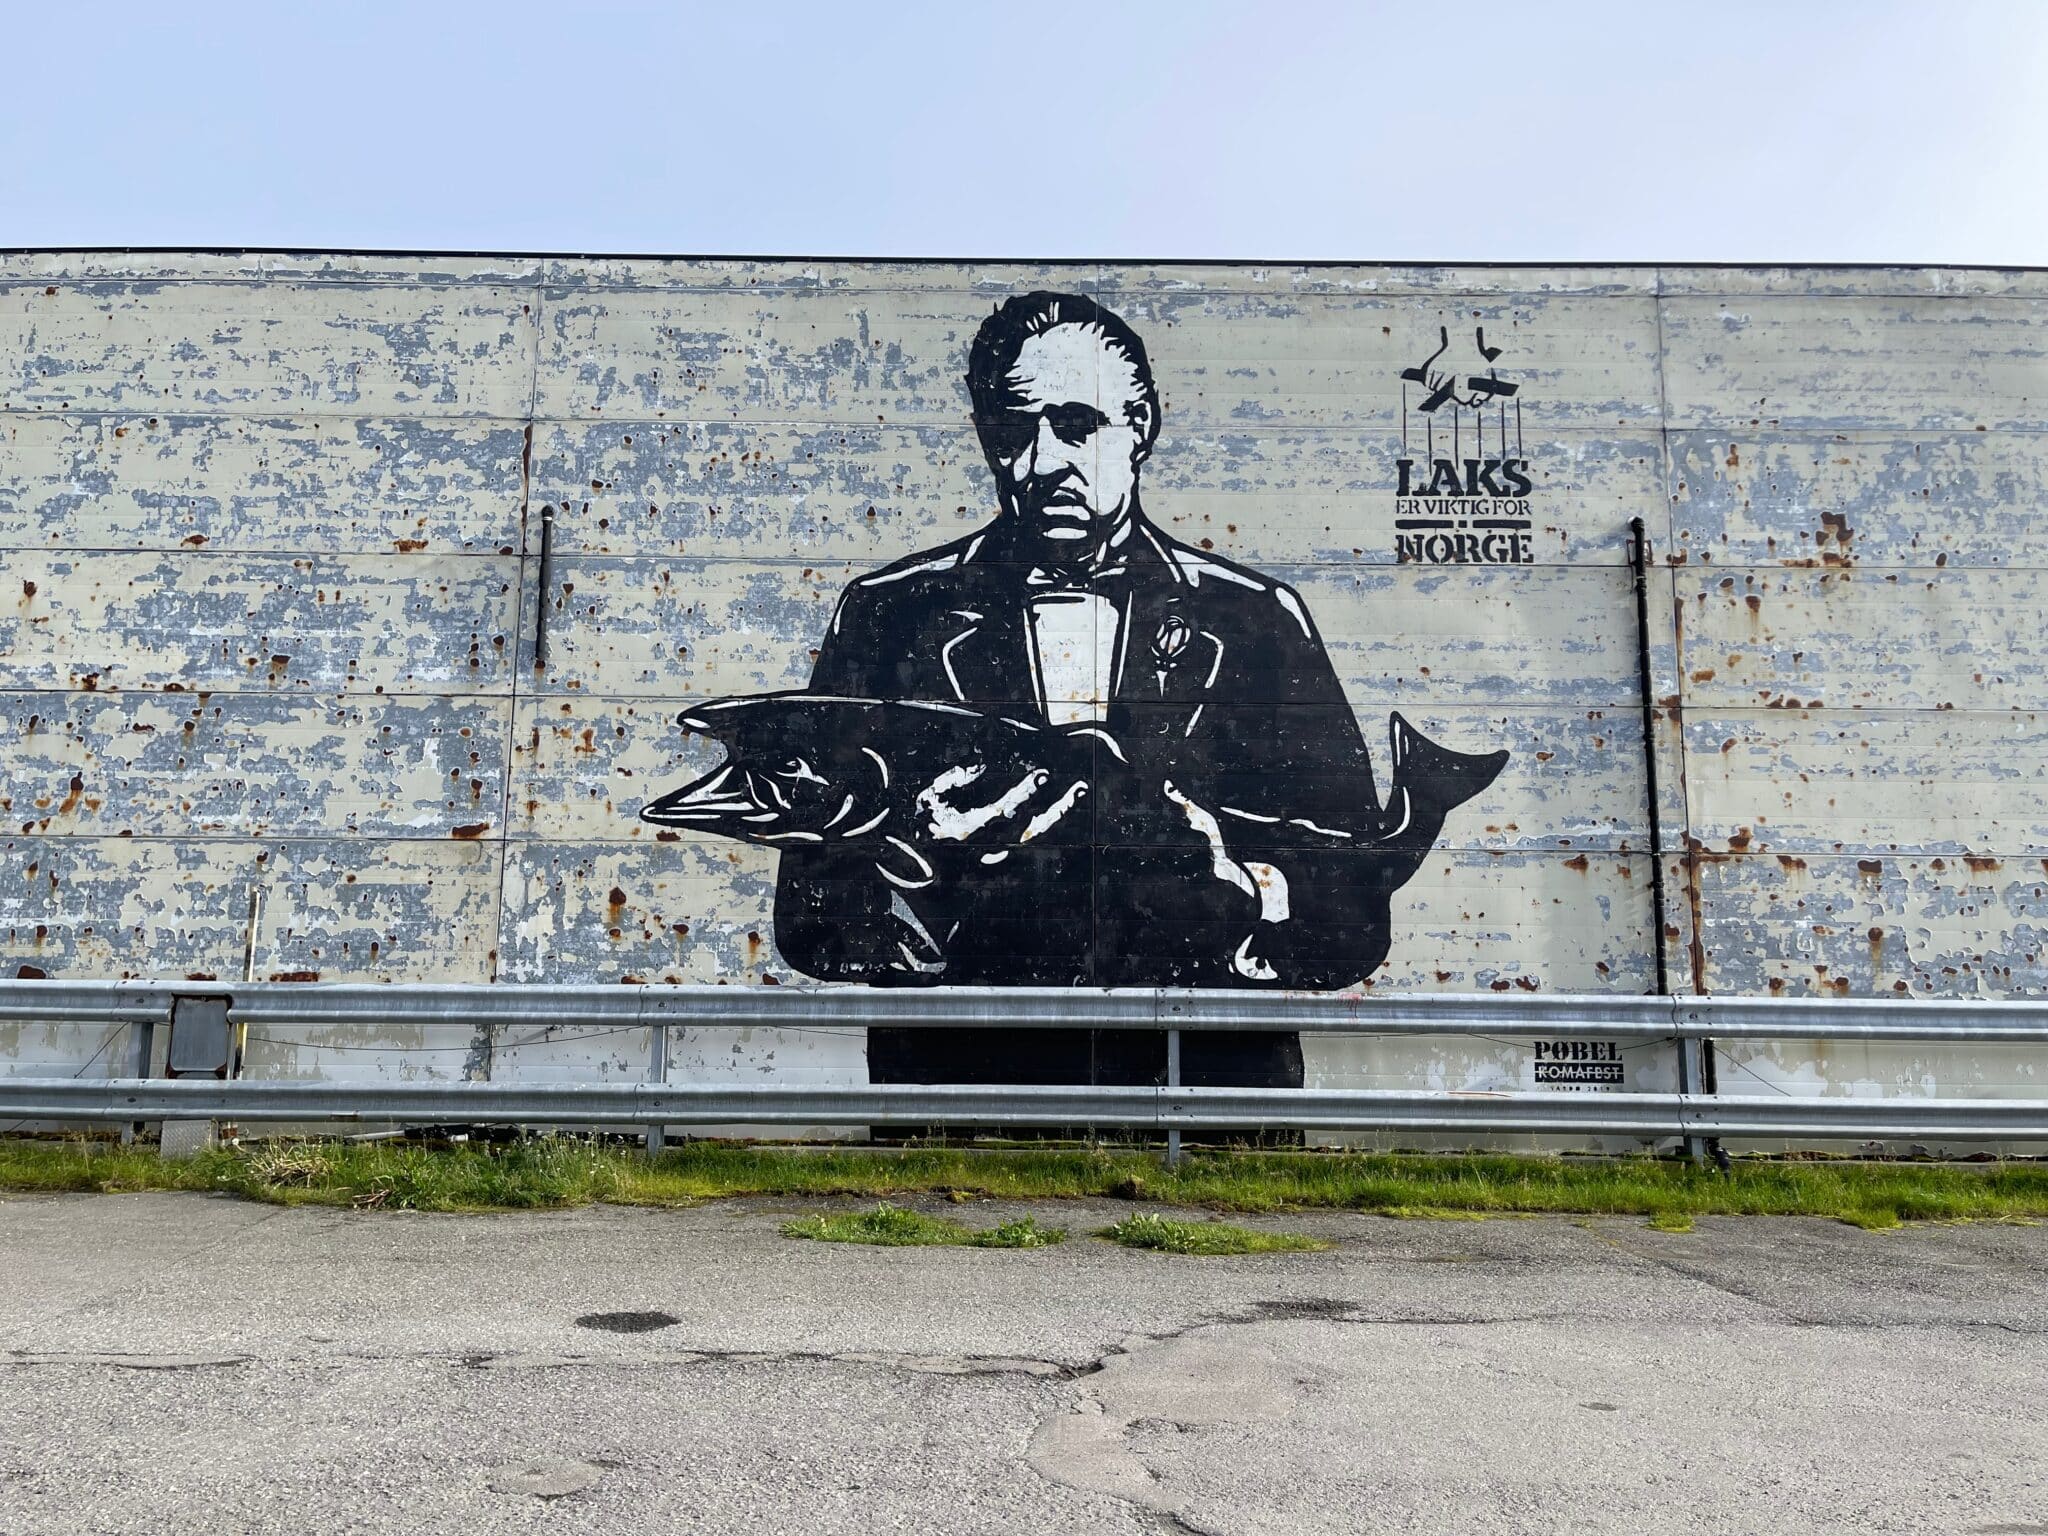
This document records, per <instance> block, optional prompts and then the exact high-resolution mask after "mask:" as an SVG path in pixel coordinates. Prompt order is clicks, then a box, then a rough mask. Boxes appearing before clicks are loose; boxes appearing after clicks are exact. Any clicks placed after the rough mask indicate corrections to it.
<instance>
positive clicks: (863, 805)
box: [640, 693, 1508, 856]
mask: <svg viewBox="0 0 2048 1536" xmlns="http://www.w3.org/2000/svg"><path fill="white" fill-rule="evenodd" d="M680 721H681V724H682V725H683V726H684V727H685V728H686V729H689V730H692V731H697V732H700V733H702V734H704V735H708V736H711V737H713V738H715V739H716V740H717V741H719V742H720V743H721V744H722V745H723V746H724V747H725V749H726V754H727V755H726V761H725V762H724V763H722V764H720V765H719V766H718V767H717V768H715V769H713V770H712V771H711V772H710V773H708V774H705V775H704V776H703V777H702V778H699V779H696V780H693V781H692V782H690V783H688V784H685V785H684V786H683V787H682V788H680V789H676V790H672V791H670V792H669V793H667V794H665V795H662V796H660V797H659V798H658V799H656V800H654V801H653V802H651V803H650V804H649V805H648V806H647V807H646V808H645V809H643V810H642V811H641V812H640V815H641V819H642V820H645V821H649V822H653V823H654V824H656V825H657V826H662V827H671V828H677V829H683V830H689V831H697V832H712V833H716V834H718V835H720V836H724V837H734V838H740V839H743V840H745V841H747V842H752V843H761V844H765V845H766V846H769V847H790V846H792V845H797V844H818V843H854V842H860V841H863V840H867V841H872V842H875V843H877V844H881V843H893V844H894V845H895V846H896V847H897V848H899V849H903V848H904V840H905V839H909V840H911V841H912V842H914V843H924V842H929V841H930V840H931V839H932V838H934V837H937V838H940V839H946V838H957V839H960V840H965V838H966V837H968V836H971V834H972V833H973V832H974V831H975V830H976V826H975V825H971V824H970V825H960V824H958V819H957V817H956V816H955V813H953V812H951V811H950V810H949V809H948V808H947V801H946V797H945V795H944V792H945V791H947V790H951V789H962V788H967V787H968V786H973V788H972V789H971V790H970V791H969V793H970V795H972V796H973V797H974V798H975V799H977V800H978V801H980V802H981V803H982V804H983V805H984V806H985V807H992V808H993V813H994V814H1022V813H1023V812H1024V811H1025V809H1026V808H1027V807H1028V808H1030V809H1031V810H1032V811H1033V812H1034V814H1032V815H1028V816H1025V817H1024V820H1023V822H1022V827H1021V830H1022V832H1023V834H1024V839H1023V840H1028V839H1029V837H1031V836H1033V835H1038V833H1039V832H1043V833H1045V834H1046V835H1047V837H1048V840H1049V841H1050V840H1052V839H1054V838H1058V837H1061V836H1066V837H1072V836H1073V835H1075V834H1074V833H1072V832H1066V831H1063V830H1060V829H1059V828H1058V823H1059V821H1060V817H1059V815H1058V814H1057V813H1058V812H1060V811H1063V810H1065V809H1067V808H1069V807H1070V806H1071V804H1072V802H1073V800H1074V799H1075V798H1076V797H1078V796H1079V795H1081V794H1085V793H1086V787H1087V785H1088V783H1089V782H1090V780H1091V779H1092V777H1093V775H1094V771H1095V769H1096V766H1097V754H1098V753H1099V752H1115V751H1116V747H1115V744H1114V743H1113V742H1112V741H1111V740H1110V738H1109V737H1108V736H1107V735H1106V734H1104V733H1101V732H1099V731H1096V730H1093V729H1091V728H1088V727H1079V728H1071V727H1069V728H1055V727H1046V726H1042V725H1035V724H1032V723H1030V722H1027V721H1022V720H1016V719H1012V718H1009V717H1007V716H1001V715H987V714H982V713H980V712H978V711H975V710H971V709H965V708H962V707H960V706H959V705H953V704H933V703H919V702H910V701H885V700H879V699H844V698H833V697H827V696H824V695H818V694H807V693H780V694H762V695H757V696H754V697H746V698H732V699H719V700H716V701H714V702H712V703H708V704H704V705H700V706H698V707H697V708H695V709H692V710H689V711H686V712H685V713H684V714H683V715H682V716H681V717H680ZM1388 737H1389V745H1390V747H1391V748H1392V770H1393V773H1392V781H1391V784H1390V786H1389V790H1388V794H1387V799H1386V802H1385V804H1384V805H1383V806H1364V807H1360V808H1358V809H1357V811H1356V812H1355V813H1350V814H1346V815H1344V816H1342V817H1340V818H1335V820H1336V824H1335V825H1330V824H1329V823H1330V821H1331V820H1332V818H1330V817H1329V816H1328V815H1327V814H1325V815H1324V817H1323V818H1322V819H1321V820H1320V821H1310V820H1301V821H1294V820H1293V819H1292V818H1284V817H1273V816H1256V817H1251V813H1247V812H1242V811H1235V812H1234V811H1233V809H1232V808H1231V807H1228V806H1224V807H1220V808H1219V809H1220V810H1221V811H1222V812H1223V814H1224V815H1226V816H1229V815H1233V814H1235V815H1240V816H1247V817H1248V818H1250V819H1256V820H1258V821H1261V822H1266V823H1269V824H1270V823H1272V822H1274V821H1276V820H1281V819H1286V820H1289V821H1290V824H1291V826H1292V828H1293V830H1294V831H1295V833H1296V835H1299V836H1303V837H1305V838H1306V839H1308V840H1309V841H1310V842H1323V843H1325V844H1326V845H1329V846H1349V847H1354V848H1368V847H1375V848H1380V849H1383V850H1385V851H1386V852H1388V853H1391V854H1396V855H1401V854H1406V855H1411V856H1419V855H1420V854H1421V853H1424V852H1426V851H1427V850H1428V849H1429V848H1430V847H1432V846H1433V845H1434V844H1435V842H1436V839H1437V835H1438V834H1439V833H1440V832H1441V831H1442V830H1443V824H1444V818H1445V817H1446V816H1448V815H1449V814H1450V812H1451V811H1452V810H1454V809H1456V808H1457V807H1458V806H1460V805H1462V804H1464V803H1465V802H1466V801H1467V800H1469V799H1471V798H1472V797H1473V796H1474V795H1476V794H1478V793H1479V792H1480V791H1482V790H1483V789H1485V788H1486V787H1487V785H1489V784H1491V783H1492V782H1493V780H1494V778H1495V777H1496V776H1497V775H1498V774H1499V773H1500V770H1501V767H1502V765H1503V764H1505V763H1506V762H1507V758H1508V754H1507V753H1506V752H1504V751H1502V752H1488V753H1482V754H1474V753H1466V752H1457V751H1453V750H1452V749H1450V748H1448V747H1444V746H1441V745H1439V744H1438V743H1436V742H1434V741H1431V740H1430V739H1429V738H1428V737H1426V736H1424V735H1423V734H1422V733H1421V732H1419V731H1417V730H1416V729H1415V728H1414V727H1413V726H1411V725H1410V724H1409V723H1408V722H1407V721H1406V720H1404V719H1403V718H1402V717H1401V716H1400V715H1399V714H1395V715H1393V716H1392V717H1391V719H1390V720H1389V721H1388ZM935 791H937V792H938V793H936V794H935V793H934V792H935ZM1169 793H1171V791H1169ZM949 817H955V820H954V821H953V822H949V821H948V818H949ZM983 819H984V820H986V819H990V817H989V816H988V815H986V814H985V815H984V817H983ZM1082 820H1083V821H1084V822H1085V818H1083V819H1082ZM1034 829H1036V830H1034ZM905 851H906V852H907V851H908V850H905Z"/></svg>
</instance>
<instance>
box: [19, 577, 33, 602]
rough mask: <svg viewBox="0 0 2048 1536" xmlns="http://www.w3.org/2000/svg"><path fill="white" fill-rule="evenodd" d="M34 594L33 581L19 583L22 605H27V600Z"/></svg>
mask: <svg viewBox="0 0 2048 1536" xmlns="http://www.w3.org/2000/svg"><path fill="white" fill-rule="evenodd" d="M35 595H36V584H35V583H34V582H32V581H24V582H23V583H22V584H21V601H22V603H23V605H24V606H26V605H27V603H28V600H29V599H30V598H32V597H34V596H35Z"/></svg>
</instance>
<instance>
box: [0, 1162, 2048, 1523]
mask: <svg viewBox="0 0 2048 1536" xmlns="http://www.w3.org/2000/svg"><path fill="white" fill-rule="evenodd" d="M825 1205H826V1202H815V1201H806V1202H802V1203H797V1202H784V1201H761V1200H747V1201H730V1202H724V1203H718V1204H712V1205H707V1206H703V1207H700V1208H697V1209H693V1210H685V1211H647V1210H629V1209H618V1208H595V1209H589V1210H580V1211H570V1212H558V1213H545V1214H542V1213H536V1214H521V1215H496V1216H429V1215H418V1214H408V1213H402V1212H397V1213H392V1212H376V1211H369V1212H350V1211H333V1210H316V1209H302V1210H282V1209H276V1208H272V1207H266V1206H260V1205H252V1204H245V1203H241V1202H238V1201H235V1200H231V1199H227V1198H211V1197H206V1196H195V1195H112V1196H63V1197H9V1198H0V1532H4V1533H7V1536H14V1533H33V1536H46V1533H48V1536H56V1533H72V1532H81V1533H82V1532H91V1533H95V1536H98V1533H117V1532H138V1533H140V1532H148V1533H151V1536H169V1533H181V1532H206V1533H209V1536H212V1533H219V1532H238V1533H251V1536H269V1533H287V1532H289V1533H294V1536H298V1533H306V1532H320V1533H329V1532H336V1533H339V1532H349V1533H354V1532H363V1533H386V1532H390V1533H399V1532H403V1533H407V1536H415V1533H421V1532H442V1531H446V1532H460V1533H463V1536H488V1533H497V1532H548V1533H556V1536H566V1533H580V1532H603V1533H606V1536H616V1533H621V1532H643V1531H644V1532H650V1533H652V1532H663V1533H699V1532H775V1533H780V1532H804V1533H815V1536H830V1533H838V1532H846V1533H856V1532H857V1533H863V1536H867V1533H874V1532H932V1533H943V1536H978V1533H990V1536H994V1533H1024V1532H1059V1533H1097V1532H1100V1533H1127V1532H1128V1533H1159V1532H1178V1533H1186V1532H1202V1533H1214V1536H1254V1533H1257V1536H1264V1533H1281V1532H1366V1531H1370V1532H1378V1531H1389V1532H1392V1531H1399V1532H1439V1531H1440V1532H1456V1533H1461V1536H1463V1533H1481V1532H1516V1533H1543V1532H1559V1533H1566V1532H1569V1533H1573V1536H1586V1533H1605V1532H1616V1533H1621V1532H1626V1533H1629V1536H1641V1533H1646V1532H1663V1531H1671V1532H1685V1533H1688V1536H1697V1533H1703V1532H1729V1533H1743V1536H1749V1533H1757V1532H1804V1531H1845V1532H1846V1531H1854V1532H1859V1533H1872V1532H1893V1531H1897V1532H1914V1533H1926V1532H1955V1533H1964V1536H2028V1533H2035V1536H2048V1228H2042V1227H2025V1226H2004V1225H1986V1226H1943V1227H1918V1228H1910V1229H1907V1230H1904V1231H1896V1232H1889V1233H1868V1232H1861V1231H1857V1230H1855V1229H1853V1228H1850V1227H1846V1226H1840V1225H1836V1224H1832V1223H1826V1222H1815V1221H1801V1220H1740V1219H1725V1220H1705V1221H1702V1222H1700V1224H1699V1226H1698V1228H1697V1229H1696V1230H1695V1231H1693V1232H1691V1233H1685V1234H1675V1233H1663V1232H1656V1231H1652V1230H1650V1229H1648V1228H1647V1227H1645V1226H1644V1225H1642V1224H1641V1223H1640V1222H1639V1221H1636V1220H1633V1219H1580V1220H1572V1219H1563V1218H1544V1219H1533V1220H1490V1221H1483V1222H1482V1221H1396V1220H1389V1219H1385V1218H1379V1217H1367V1216H1355V1215H1345V1214H1329V1215H1318V1216H1290V1217H1284V1218H1272V1219H1270V1220H1259V1219H1255V1220H1253V1221H1251V1222H1249V1223H1248V1224H1249V1225H1271V1226H1275V1227H1284V1228H1287V1229H1290V1230H1297V1231H1300V1230H1306V1231H1312V1232H1315V1233H1318V1234H1320V1235H1322V1236H1326V1237H1329V1238H1332V1239H1334V1240H1335V1242H1336V1247H1335V1248H1334V1249H1332V1250H1331V1251H1329V1252H1326V1253H1309V1254H1281V1255H1264V1256H1253V1257H1244V1258H1190V1257H1176V1256H1171V1255H1163V1254H1155V1253H1140V1252H1132V1251H1129V1250H1125V1249H1120V1248H1116V1247H1113V1246H1111V1245H1110V1244H1107V1243H1104V1242H1100V1241H1098V1240H1095V1239H1092V1238H1088V1237H1086V1236H1085V1235H1084V1234H1085V1233H1086V1232H1087V1231H1088V1230H1089V1229H1091V1228H1093V1227H1097V1226H1101V1225H1104V1224H1106V1223H1107V1222H1108V1221H1110V1220H1113V1219H1115V1218H1116V1217H1119V1216H1122V1215H1126V1214H1129V1212H1130V1211H1131V1210H1132V1209H1133V1207H1132V1206H1130V1205H1124V1204H1115V1205H1112V1204H1106V1203H1102V1204H1091V1203H1076V1204H1051V1203H1048V1204H1042V1205H1036V1206H1030V1207H1025V1206H1019V1205H1013V1204H1007V1203H1003V1202H994V1201H989V1202H977V1203H974V1204H970V1205H967V1206H964V1207H961V1206H952V1205H947V1204H943V1203H932V1204H931V1205H930V1208H932V1209H943V1210H944V1211H945V1212H946V1213H947V1214H949V1215H957V1216H962V1217H964V1218H966V1219H968V1220H969V1221H971V1222H973V1223H975V1224H977V1225H982V1224H987V1225H992V1224H994V1223H995V1222H997V1221H999V1220H1004V1219H1008V1218H1009V1217H1012V1216H1015V1215H1019V1214H1023V1213H1024V1212H1025V1211H1026V1210H1029V1211H1031V1212H1032V1213H1033V1214H1035V1215H1037V1216H1038V1218H1039V1220H1040V1221H1041V1222H1042V1223H1048V1224H1054V1225H1061V1226H1066V1227H1068V1228H1070V1229H1071V1230H1073V1231H1074V1233H1075V1237H1074V1238H1073V1239H1072V1240H1070V1241H1069V1242H1067V1243H1066V1244H1064V1245H1063V1246H1060V1247H1057V1248H1051V1249H1042V1250H1025V1251H1004V1250H986V1249H943V1248H922V1249H878V1248H862V1247H853V1246H846V1245H838V1244H822V1243H809V1242H794V1241H790V1240H788V1239H786V1238H783V1237H782V1236H780V1234H779V1232H778V1227H779V1225H780V1223H781V1222H782V1221H783V1220H785V1219H786V1218H787V1217H788V1216H789V1215H790V1214H793V1213H798V1212H811V1211H816V1210H819V1209H821V1208H824V1207H825Z"/></svg>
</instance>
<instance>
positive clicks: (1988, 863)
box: [72, 779, 2005, 875]
mask: <svg viewBox="0 0 2048 1536" xmlns="http://www.w3.org/2000/svg"><path fill="white" fill-rule="evenodd" d="M72 782H73V783H74V784H75V783H77V782H78V781H77V780H76V779H74V780H72ZM1963 862H1964V863H1965V864H1967V865H1969V866H1970V873H1971V874H1973V875H1988V874H1991V873H1993V872H1994V871H1996V870H2000V869H2003V868H2004V867H2005V865H2004V863H2003V862H2002V861H2000V860H1998V859H1988V858H1985V857H1983V856H1982V855H1980V854H1974V853H1966V854H1964V855H1963Z"/></svg>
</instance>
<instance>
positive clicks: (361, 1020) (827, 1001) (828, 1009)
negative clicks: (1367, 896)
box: [0, 980, 2048, 1045]
mask: <svg viewBox="0 0 2048 1536" xmlns="http://www.w3.org/2000/svg"><path fill="white" fill-rule="evenodd" d="M181 997H185V998H199V997H226V998H228V999H229V1000H230V1006H229V1017H230V1019H231V1020H232V1021H233V1022H235V1023H238V1024H264V1025H270V1024H283V1025H302V1026H307V1027H313V1026H330V1025H340V1024H360V1025H366V1026H378V1025H385V1026H391V1025H399V1026H418V1025H426V1024H442V1025H465V1026H469V1027H471V1028H478V1027H487V1026H492V1025H513V1024H518V1025H526V1026H543V1027H552V1026H558V1025H570V1024H576V1025H586V1026H588V1025H617V1026H621V1027H638V1026H652V1025H663V1024H666V1025H672V1026H685V1027H695V1028H760V1029H772V1028H775V1027H776V1026H778V1025H780V1026H790V1025H804V1026H806V1027H818V1026H827V1027H833V1028H846V1029H866V1028H868V1027H870V1026H873V1025H888V1026H892V1027H896V1028H903V1027H918V1026H930V1027H933V1028H977V1027H1000V1028H1004V1029H1077V1028H1078V1029H1178V1030H1183V1031H1186V1030H1298V1031H1300V1032H1302V1033H1305V1034H1367V1035H1515V1036H1520V1037H1523V1038H1527V1039H1541V1038H1547V1037H1550V1036H1555V1035H1591V1036H1597V1037H1599V1038H1602V1039H1608V1040H1673V1039H1677V1040H1685V1039H1705V1038H1713V1039H1723V1040H1734V1039H1762V1040H1947V1041H1976V1042H1989V1041H2004V1042H2007V1043H2011V1044H2033V1045H2038V1044H2048V1002H2039V1003H2036V1002H1978V1001H1974V1000H1973V1001H1961V1000H1955V1001H1950V1000H1926V999H1914V1000H1906V999H1902V1000H1900V1001H1897V1002H1855V1001H1822V1000H1809V999H1804V998H1755V997H1634V996H1614V995H1608V994H1594V995H1586V996H1575V995H1568V994H1559V995H1549V996H1546V995H1528V994H1521V995H1490V994H1469V993H1409V994H1404V995H1377V996H1376V995H1374V994H1372V993H1367V992H1227V991H1213V992H1212V991H1175V990H1167V989H1141V988H1087V987H1029V988H1018V989H1015V990H1009V991H989V990H984V989H975V988H964V987H961V988H947V987H918V988H911V987H906V988H901V989H894V988H874V987H835V988H806V987H737V986H734V987H718V986H709V987H704V986H699V987H649V986H616V987H593V986H557V985H550V986H524V985H499V986H410V985H402V984H379V983H363V984H320V983H314V984H308V983H304V982H240V983H237V982H204V981H198V982H183V981H16V980H0V1022H36V1023H41V1022H52V1023H55V1022H79V1023H119V1022H122V1021H124V1020H134V1021H143V1022H155V1023H165V1022H168V1020H169V1018H170V1010H171V1005H172V1002H173V1001H174V1000H175V999H177V998H181Z"/></svg>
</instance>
